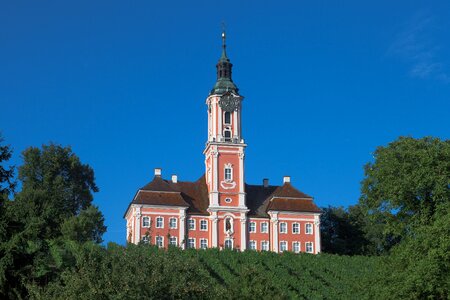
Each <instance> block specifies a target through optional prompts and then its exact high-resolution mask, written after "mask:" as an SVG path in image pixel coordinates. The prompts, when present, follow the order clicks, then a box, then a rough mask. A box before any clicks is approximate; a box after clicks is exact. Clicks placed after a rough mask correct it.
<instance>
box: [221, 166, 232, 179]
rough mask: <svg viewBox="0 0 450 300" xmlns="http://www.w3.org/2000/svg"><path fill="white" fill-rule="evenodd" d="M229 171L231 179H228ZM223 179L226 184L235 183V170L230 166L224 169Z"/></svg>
mask: <svg viewBox="0 0 450 300" xmlns="http://www.w3.org/2000/svg"><path fill="white" fill-rule="evenodd" d="M227 170H230V176H229V177H230V178H227ZM223 179H224V180H225V182H231V181H233V168H232V167H231V166H230V165H225V167H224V168H223Z"/></svg>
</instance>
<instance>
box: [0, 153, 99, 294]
mask: <svg viewBox="0 0 450 300" xmlns="http://www.w3.org/2000/svg"><path fill="white" fill-rule="evenodd" d="M22 156H23V161H24V163H23V165H22V166H20V167H19V175H18V178H19V180H20V182H21V184H22V189H21V191H20V192H18V193H17V194H16V195H15V197H14V199H13V200H12V201H7V202H6V203H5V212H4V220H5V223H6V225H5V226H6V234H5V242H3V243H1V244H0V296H1V295H3V296H4V297H7V298H24V297H27V293H28V292H27V286H28V285H31V284H36V285H38V286H40V285H42V286H43V285H46V284H47V283H48V282H49V281H52V280H54V279H55V278H57V276H58V274H59V273H60V271H61V269H60V267H61V266H64V265H65V264H64V262H61V261H58V259H61V258H65V257H66V256H64V255H56V254H58V253H59V254H61V253H64V252H65V250H64V246H65V245H66V244H67V243H66V240H74V241H77V242H80V243H81V242H86V241H94V242H101V236H102V234H103V233H104V232H105V230H106V228H105V226H104V225H103V217H102V215H101V213H100V212H99V211H98V210H97V208H96V207H93V206H92V204H91V203H92V199H93V196H92V193H93V192H96V191H97V190H98V188H97V186H96V185H95V182H94V172H93V170H92V169H91V168H90V167H89V166H88V165H85V164H82V163H81V162H80V160H79V158H78V157H77V156H76V155H75V154H74V153H73V152H72V150H71V149H70V148H69V147H62V146H59V145H54V144H51V145H48V146H43V147H42V149H39V148H34V147H30V148H28V149H26V150H25V151H24V152H23V154H22ZM71 230H76V232H70V231H71ZM69 258H70V257H69Z"/></svg>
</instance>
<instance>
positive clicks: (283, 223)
mask: <svg viewBox="0 0 450 300" xmlns="http://www.w3.org/2000/svg"><path fill="white" fill-rule="evenodd" d="M282 225H285V226H286V227H285V229H286V230H285V231H281V229H282ZM288 231H289V230H288V223H287V222H280V230H279V233H282V234H286V233H288Z"/></svg>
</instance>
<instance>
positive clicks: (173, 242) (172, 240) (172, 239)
mask: <svg viewBox="0 0 450 300" xmlns="http://www.w3.org/2000/svg"><path fill="white" fill-rule="evenodd" d="M169 245H171V246H178V243H177V237H176V236H171V237H170V238H169Z"/></svg>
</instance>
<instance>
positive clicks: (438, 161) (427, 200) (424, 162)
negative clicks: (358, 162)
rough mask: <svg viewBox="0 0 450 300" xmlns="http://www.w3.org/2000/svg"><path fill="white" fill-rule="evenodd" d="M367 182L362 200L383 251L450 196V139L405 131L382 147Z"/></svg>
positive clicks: (431, 215)
mask: <svg viewBox="0 0 450 300" xmlns="http://www.w3.org/2000/svg"><path fill="white" fill-rule="evenodd" d="M374 158H375V160H374V162H372V163H368V164H367V165H366V166H365V168H364V170H365V178H364V180H363V182H362V191H361V192H362V195H361V199H360V204H361V205H362V206H363V207H365V209H366V210H367V214H368V221H369V222H370V223H371V227H373V228H380V227H381V228H382V230H377V232H379V233H380V236H373V237H372V238H373V239H372V240H373V242H374V243H377V248H378V249H379V250H380V251H381V252H382V251H385V250H388V249H389V248H391V247H392V246H393V245H395V244H397V243H398V242H399V241H400V240H401V239H403V238H405V237H406V236H408V235H410V233H413V232H414V227H415V226H422V225H425V224H427V223H428V222H430V220H434V218H435V217H436V216H437V215H439V214H438V213H439V211H440V210H442V209H443V205H445V204H446V203H448V201H449V199H450V188H449V187H450V141H448V140H445V141H441V140H439V139H438V138H431V137H425V138H422V139H414V138H410V137H400V138H399V139H398V140H396V141H394V142H392V143H390V144H389V145H388V146H386V147H378V148H377V150H376V151H375V153H374Z"/></svg>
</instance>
